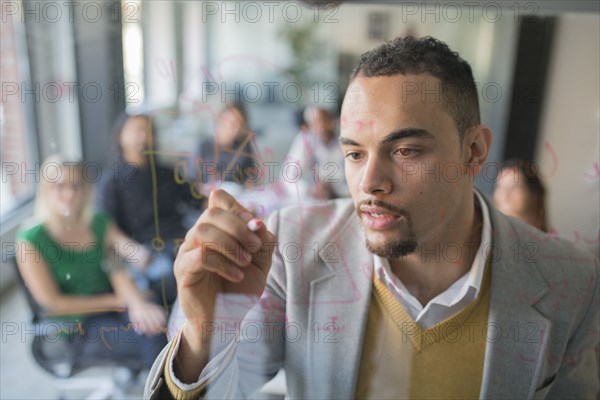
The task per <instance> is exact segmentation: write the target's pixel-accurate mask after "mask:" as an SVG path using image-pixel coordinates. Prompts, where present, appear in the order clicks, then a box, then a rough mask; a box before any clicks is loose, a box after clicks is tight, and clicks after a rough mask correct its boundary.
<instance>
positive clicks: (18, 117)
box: [0, 2, 38, 222]
mask: <svg viewBox="0 0 600 400" xmlns="http://www.w3.org/2000/svg"><path fill="white" fill-rule="evenodd" d="M15 4H20V2H19V3H16V2H2V5H1V7H2V24H0V46H1V48H2V57H1V58H0V76H1V79H2V83H1V84H2V90H1V94H2V102H1V103H0V141H1V145H0V172H1V180H0V220H1V221H2V222H4V221H5V219H6V217H7V216H8V215H10V214H11V212H12V211H14V210H16V209H17V208H18V207H19V206H20V205H22V204H23V203H24V202H26V201H27V200H29V199H31V198H32V197H33V195H34V193H35V180H36V176H37V174H36V173H35V172H34V171H35V170H36V169H37V167H38V165H37V163H38V156H37V139H36V138H35V134H34V126H33V112H32V111H33V110H32V104H31V102H26V101H25V100H26V99H25V96H26V94H25V93H26V92H25V90H27V89H29V88H31V84H30V83H31V82H30V80H31V78H30V75H29V62H28V61H29V60H28V56H27V47H26V41H25V32H24V26H23V25H24V24H23V23H22V22H21V19H20V16H19V15H18V14H16V13H13V12H8V11H10V10H8V9H7V8H8V7H15ZM19 8H20V7H19Z"/></svg>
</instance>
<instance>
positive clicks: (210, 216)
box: [197, 208, 262, 253]
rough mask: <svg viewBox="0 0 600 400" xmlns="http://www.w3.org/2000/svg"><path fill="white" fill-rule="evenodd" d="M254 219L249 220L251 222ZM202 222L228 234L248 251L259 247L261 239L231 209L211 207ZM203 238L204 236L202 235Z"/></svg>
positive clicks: (252, 251)
mask: <svg viewBox="0 0 600 400" xmlns="http://www.w3.org/2000/svg"><path fill="white" fill-rule="evenodd" d="M252 221H254V220H250V222H252ZM202 223H206V224H211V225H213V226H216V227H218V228H219V229H220V230H222V231H223V232H225V233H226V234H228V235H230V236H231V237H232V238H233V239H234V240H236V241H237V242H238V243H240V244H242V245H243V246H244V249H245V250H246V251H248V252H250V253H255V252H257V251H258V249H260V247H261V245H262V241H261V240H260V237H259V236H258V235H257V234H256V233H254V232H253V231H252V230H251V229H248V223H246V222H244V221H243V220H242V219H241V218H240V217H238V216H237V215H235V214H233V213H232V212H231V211H226V210H223V209H221V208H211V209H208V210H206V211H205V215H204V216H203V218H202V222H201V223H200V224H199V226H198V227H197V228H199V227H200V225H201V224H202ZM202 238H203V239H204V237H202Z"/></svg>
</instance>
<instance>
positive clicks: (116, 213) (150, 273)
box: [97, 115, 197, 305]
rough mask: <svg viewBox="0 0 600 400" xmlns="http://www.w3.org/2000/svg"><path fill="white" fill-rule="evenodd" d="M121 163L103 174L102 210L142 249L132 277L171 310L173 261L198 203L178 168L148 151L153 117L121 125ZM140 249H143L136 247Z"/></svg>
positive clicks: (125, 118)
mask: <svg viewBox="0 0 600 400" xmlns="http://www.w3.org/2000/svg"><path fill="white" fill-rule="evenodd" d="M115 137H116V142H117V143H118V146H117V148H118V150H117V152H116V155H117V159H116V162H115V163H114V164H113V165H112V166H111V167H110V168H107V169H106V170H105V171H104V175H103V176H102V180H101V181H100V183H99V188H98V189H99V190H98V198H97V207H98V208H99V209H100V210H102V211H104V212H106V213H107V214H109V215H110V216H111V217H112V219H113V220H114V221H115V222H116V224H117V226H118V227H119V229H121V230H122V231H123V232H124V233H125V234H126V235H127V236H129V237H130V238H131V242H132V243H133V244H136V245H137V244H142V245H143V247H139V248H140V251H139V254H138V256H139V257H138V258H140V262H138V263H134V264H132V268H130V273H132V275H133V276H134V278H135V280H136V282H137V283H138V286H139V287H140V288H142V289H150V290H151V291H153V292H154V293H155V294H158V295H160V296H161V298H162V299H163V301H164V302H166V303H167V304H169V305H171V304H173V302H174V301H175V297H176V292H177V288H176V283H175V278H174V275H173V260H174V258H175V253H176V248H177V246H178V243H180V241H181V240H182V239H183V237H184V235H185V231H186V230H185V227H184V225H183V217H184V215H183V214H184V211H183V210H184V208H185V206H186V205H190V204H195V203H196V202H197V200H195V199H194V196H193V194H192V192H191V190H190V185H188V184H183V185H181V184H178V183H177V182H176V181H175V178H174V174H173V169H171V168H167V167H164V166H161V165H158V164H157V163H156V162H155V160H154V156H153V154H149V153H148V151H149V150H150V148H151V143H152V140H153V132H152V120H151V118H150V117H149V116H148V115H131V116H130V115H124V116H122V117H121V118H120V119H119V120H118V121H117V123H116V129H115ZM136 248H138V247H137V246H136Z"/></svg>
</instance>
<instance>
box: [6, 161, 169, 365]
mask: <svg viewBox="0 0 600 400" xmlns="http://www.w3.org/2000/svg"><path fill="white" fill-rule="evenodd" d="M84 171H85V170H84V168H83V164H82V163H72V162H65V161H64V160H63V159H61V158H60V157H58V156H54V157H51V158H49V159H48V160H47V161H46V162H44V164H42V167H41V171H40V184H39V190H38V193H37V198H36V217H37V218H36V219H37V221H36V222H37V223H38V225H36V226H33V227H31V228H29V229H26V230H22V231H21V232H19V235H18V237H19V238H20V240H21V243H20V246H18V248H19V254H18V255H17V263H18V265H19V270H20V272H21V275H22V276H23V279H24V281H25V283H26V285H27V287H28V289H29V291H30V292H31V294H32V296H33V297H34V299H35V300H36V301H37V303H38V304H39V305H40V306H41V307H42V308H44V309H45V310H46V311H47V314H46V317H47V318H48V319H50V320H52V321H53V323H54V324H56V321H63V323H64V328H61V329H63V333H65V332H66V333H68V335H63V337H65V336H66V337H68V339H69V340H67V341H64V340H63V345H64V342H68V343H69V344H75V343H77V346H82V349H81V350H80V351H79V353H81V354H85V355H86V356H88V357H94V356H97V357H114V358H116V359H122V358H129V357H138V358H139V359H141V360H143V361H144V364H145V365H143V367H150V366H151V364H152V361H153V359H154V357H155V356H156V355H157V354H158V352H159V351H160V350H161V348H162V346H163V345H164V344H165V343H166V340H165V337H164V335H163V332H164V331H165V323H166V313H165V311H164V310H163V308H162V307H160V306H159V305H157V304H154V303H153V302H151V301H150V299H148V298H146V296H144V294H142V293H141V292H140V291H139V290H138V289H137V287H136V286H135V284H134V282H133V281H132V279H131V278H130V276H129V275H128V273H127V271H126V269H124V268H121V267H119V266H120V265H122V262H121V259H122V258H125V257H127V258H129V260H130V261H131V260H132V259H133V260H134V259H135V258H136V247H135V245H133V244H132V243H131V242H130V241H128V239H127V237H126V236H125V235H124V234H123V233H121V232H120V231H119V230H118V229H117V228H116V226H115V225H114V224H113V223H112V222H111V221H110V220H109V219H108V217H106V216H105V215H103V214H94V213H93V212H92V207H91V189H92V187H91V184H90V182H89V179H86V177H85V174H84ZM138 257H139V256H138ZM67 322H69V323H68V324H67ZM48 346H52V343H48Z"/></svg>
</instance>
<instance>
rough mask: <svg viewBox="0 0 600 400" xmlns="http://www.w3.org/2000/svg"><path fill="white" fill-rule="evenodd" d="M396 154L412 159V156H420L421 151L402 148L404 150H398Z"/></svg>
mask: <svg viewBox="0 0 600 400" xmlns="http://www.w3.org/2000/svg"><path fill="white" fill-rule="evenodd" d="M396 154H399V155H401V156H402V157H411V156H414V155H417V154H419V150H417V149H411V148H408V147H402V148H400V149H398V150H396Z"/></svg>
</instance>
